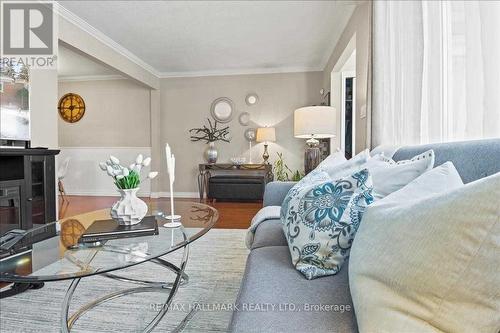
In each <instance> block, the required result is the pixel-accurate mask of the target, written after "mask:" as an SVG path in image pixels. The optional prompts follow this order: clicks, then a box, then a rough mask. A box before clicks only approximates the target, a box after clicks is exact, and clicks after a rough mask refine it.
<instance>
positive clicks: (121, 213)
mask: <svg viewBox="0 0 500 333" xmlns="http://www.w3.org/2000/svg"><path fill="white" fill-rule="evenodd" d="M137 191H139V188H132V189H128V190H118V192H120V195H121V198H120V200H118V201H117V202H115V203H114V204H113V206H112V207H111V217H112V218H113V219H114V220H116V221H117V222H118V223H119V224H122V225H134V224H137V223H139V222H141V220H142V219H143V218H144V216H146V214H147V212H148V205H146V203H145V202H144V201H142V200H141V199H139V198H138V197H137Z"/></svg>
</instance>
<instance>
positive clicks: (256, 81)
mask: <svg viewBox="0 0 500 333" xmlns="http://www.w3.org/2000/svg"><path fill="white" fill-rule="evenodd" d="M322 78H323V73H322V72H309V73H287V74H262V75H234V76H217V77H196V78H171V79H162V80H161V92H160V95H161V142H162V144H164V143H165V142H168V143H169V144H170V145H171V146H172V149H173V151H174V154H175V155H176V161H177V166H176V170H178V172H177V174H176V186H175V190H176V191H179V192H196V191H197V182H196V176H197V170H198V164H199V163H201V162H203V152H204V150H205V148H206V145H205V144H204V143H202V142H191V141H190V140H189V133H188V129H190V128H194V127H200V126H201V125H202V124H204V123H205V122H206V118H209V117H210V105H211V103H212V101H213V100H214V99H216V98H218V97H222V96H225V97H228V98H230V99H232V100H233V102H234V104H235V107H236V112H235V116H234V118H233V120H232V121H231V122H230V123H229V124H228V125H229V126H230V132H231V136H232V141H231V143H224V142H218V143H217V147H218V149H219V160H218V161H220V162H226V161H229V159H230V158H231V157H235V156H245V157H247V160H248V143H247V142H246V141H245V139H244V137H243V132H244V131H245V129H247V128H249V127H262V126H266V125H267V126H274V127H276V139H277V142H276V143H274V144H270V146H269V150H270V155H271V158H270V160H271V162H273V161H274V160H275V158H276V152H283V155H284V158H285V162H286V163H287V164H288V165H289V166H290V167H291V168H293V169H300V170H303V167H304V166H303V149H304V145H305V143H304V140H299V139H295V138H294V137H293V111H294V110H295V109H296V108H298V107H301V106H306V105H313V104H318V103H319V102H320V95H319V90H320V88H321V82H322V81H321V80H322ZM250 92H255V93H257V94H258V95H259V98H260V100H259V103H258V104H257V105H254V106H251V107H249V106H247V105H246V104H245V96H246V95H247V94H248V93H250ZM244 111H247V112H249V113H250V114H251V119H252V124H251V125H250V126H248V127H244V126H241V125H240V124H239V122H238V116H239V114H240V113H241V112H244ZM161 149H163V147H161ZM262 152H263V145H262V144H257V145H255V146H254V149H253V162H260V161H261V160H262V157H261V155H262ZM153 154H155V153H154V152H153ZM157 154H160V156H161V157H162V168H161V170H165V165H164V164H165V163H164V153H163V152H159V153H158V152H157ZM160 184H161V185H160V188H161V191H168V186H167V178H166V177H165V176H164V177H162V178H161V179H160Z"/></svg>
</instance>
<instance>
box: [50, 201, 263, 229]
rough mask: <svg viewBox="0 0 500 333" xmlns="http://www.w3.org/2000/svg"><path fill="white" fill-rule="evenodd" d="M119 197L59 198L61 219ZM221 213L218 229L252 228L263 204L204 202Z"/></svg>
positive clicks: (105, 204)
mask: <svg viewBox="0 0 500 333" xmlns="http://www.w3.org/2000/svg"><path fill="white" fill-rule="evenodd" d="M117 198H118V197H91V196H76V195H67V196H66V201H64V202H63V201H62V200H61V198H60V197H59V218H61V219H62V218H66V217H71V216H75V215H78V214H83V213H88V212H91V211H94V210H98V209H104V208H109V207H111V205H112V204H113V203H114V202H115V201H116V200H117ZM141 199H143V200H144V201H146V202H151V201H168V200H169V199H168V198H159V199H150V198H141ZM177 200H180V201H197V202H198V199H177ZM203 202H205V203H206V204H208V205H210V206H212V207H214V208H215V209H217V210H218V211H219V220H218V221H217V223H216V225H215V227H216V228H224V229H246V228H248V227H249V226H250V221H251V220H252V217H253V216H254V215H255V213H257V212H258V211H259V209H261V208H262V203H261V202H219V201H218V202H210V201H203Z"/></svg>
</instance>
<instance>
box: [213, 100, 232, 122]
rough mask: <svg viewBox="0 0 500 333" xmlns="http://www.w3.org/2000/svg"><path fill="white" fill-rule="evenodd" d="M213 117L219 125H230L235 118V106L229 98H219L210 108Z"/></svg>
mask: <svg viewBox="0 0 500 333" xmlns="http://www.w3.org/2000/svg"><path fill="white" fill-rule="evenodd" d="M210 113H211V114H212V117H213V118H214V119H215V120H217V121H218V122H219V123H228V122H230V121H231V119H232V118H233V113H234V104H233V101H232V100H230V99H229V98H227V97H220V98H217V99H216V100H215V101H213V102H212V106H211V107H210Z"/></svg>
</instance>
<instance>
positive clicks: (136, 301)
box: [0, 229, 248, 332]
mask: <svg viewBox="0 0 500 333" xmlns="http://www.w3.org/2000/svg"><path fill="white" fill-rule="evenodd" d="M245 233H246V231H245V230H230V229H213V230H211V231H209V232H208V233H207V234H206V235H205V236H203V237H201V238H200V239H198V240H196V241H195V242H194V243H192V245H191V247H190V253H189V261H188V265H187V268H186V273H187V274H188V275H189V283H188V284H187V285H186V286H183V287H182V288H180V289H179V291H178V293H177V295H176V297H175V298H174V301H173V304H172V306H171V308H170V310H169V312H168V313H167V314H166V315H165V317H164V318H163V320H162V321H161V322H160V324H159V325H158V326H157V327H156V328H155V330H154V332H170V331H172V330H173V329H174V328H175V327H176V325H177V323H179V322H180V321H181V320H182V319H183V318H184V317H185V316H186V314H187V313H188V312H189V311H190V310H192V309H195V310H196V311H195V312H194V316H193V317H192V319H191V320H190V321H189V322H188V324H187V325H186V326H185V327H184V330H183V332H226V331H227V327H228V324H229V320H230V318H231V313H232V310H231V306H232V304H233V303H234V301H235V299H236V296H237V293H238V290H239V287H240V282H241V279H242V275H243V271H244V268H245V262H246V257H247V255H248V250H247V249H246V248H245V242H244V239H245ZM180 255H181V253H180V252H179V253H173V254H170V255H168V256H166V257H164V258H165V259H168V260H169V261H172V262H174V263H177V264H178V263H179V262H180ZM120 274H121V275H124V276H127V277H137V278H142V279H146V280H156V281H163V280H165V279H166V277H167V279H168V278H170V280H171V281H172V280H173V275H169V273H166V271H165V270H164V269H162V268H160V267H159V266H157V265H154V264H150V263H146V264H141V265H137V266H134V267H131V268H128V269H127V270H126V271H120ZM69 284H70V281H60V282H50V283H46V284H45V286H44V287H43V288H42V289H39V290H30V291H27V292H25V293H22V294H20V295H16V296H13V297H9V298H6V299H2V300H0V328H1V329H0V330H1V331H2V332H60V321H61V319H60V318H61V304H62V302H63V298H64V295H65V293H66V289H67V288H68V286H69ZM130 287H134V285H132V284H130V283H125V282H117V281H115V280H111V279H108V278H105V277H99V276H96V277H88V278H84V279H82V281H81V282H80V285H79V286H78V288H77V289H76V292H75V296H74V297H73V301H72V303H71V304H72V307H71V312H73V311H74V309H76V308H79V307H80V306H81V305H83V304H86V303H87V302H89V301H91V300H93V299H95V298H98V297H100V296H102V295H105V294H107V293H110V292H113V291H116V290H119V289H124V288H130ZM166 297H167V294H166V293H157V292H155V293H142V294H134V295H129V296H125V297H121V298H117V299H114V300H112V301H109V302H107V303H104V304H102V305H99V306H98V307H96V308H94V309H93V310H92V311H90V312H88V313H86V314H85V315H83V316H82V317H81V318H80V319H79V320H78V321H77V322H76V324H75V326H73V329H72V332H140V331H142V329H143V328H144V327H145V326H146V325H147V323H149V322H150V321H151V319H152V318H153V317H154V316H155V315H156V313H157V311H158V309H159V307H161V305H162V304H163V303H164V301H165V299H166Z"/></svg>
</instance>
